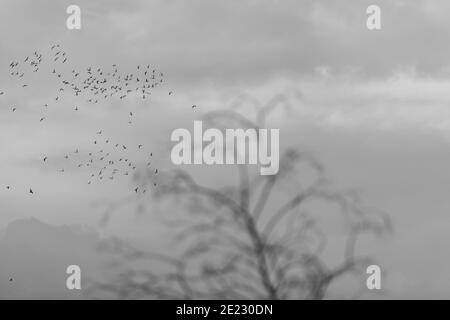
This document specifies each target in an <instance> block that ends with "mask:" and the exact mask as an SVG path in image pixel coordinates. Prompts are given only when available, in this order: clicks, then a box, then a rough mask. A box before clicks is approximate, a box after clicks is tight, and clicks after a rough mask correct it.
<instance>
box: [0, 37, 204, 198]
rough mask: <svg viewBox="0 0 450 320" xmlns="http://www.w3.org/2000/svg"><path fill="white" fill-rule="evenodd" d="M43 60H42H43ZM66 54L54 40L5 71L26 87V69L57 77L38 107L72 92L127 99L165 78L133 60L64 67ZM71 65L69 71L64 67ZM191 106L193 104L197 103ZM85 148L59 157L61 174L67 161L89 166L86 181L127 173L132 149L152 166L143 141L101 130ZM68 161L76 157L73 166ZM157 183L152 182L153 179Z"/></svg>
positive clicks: (90, 99)
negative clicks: (131, 65)
mask: <svg viewBox="0 0 450 320" xmlns="http://www.w3.org/2000/svg"><path fill="white" fill-rule="evenodd" d="M44 61H45V62H48V64H47V65H44V64H43V62H44ZM69 61H70V60H69V57H68V55H67V53H66V52H65V51H64V50H63V49H62V48H61V46H60V45H59V44H54V45H52V46H51V47H50V50H49V53H48V54H47V55H44V54H43V53H41V52H38V51H35V52H34V53H33V54H32V55H29V56H26V57H24V59H21V60H20V61H19V60H17V61H12V62H11V63H10V64H9V73H10V76H11V77H13V78H15V79H18V80H19V87H21V88H23V90H27V87H29V85H30V83H28V82H27V75H28V73H29V72H32V73H39V72H40V70H48V69H47V68H49V70H48V72H49V73H50V74H51V75H52V76H53V77H54V78H55V79H56V80H57V83H58V88H57V92H56V93H55V96H54V98H53V99H54V100H53V101H48V102H47V103H45V104H44V105H43V106H42V107H44V112H45V110H46V109H47V108H49V107H51V106H53V105H56V104H58V103H63V98H64V97H65V94H66V93H70V94H73V96H75V97H78V98H82V99H84V100H85V102H87V103H90V104H97V103H99V102H101V101H104V100H108V99H113V98H118V99H120V100H123V99H126V98H127V97H129V96H130V95H135V96H136V95H137V96H138V97H139V98H142V99H148V98H149V96H150V95H151V91H152V89H155V88H156V87H158V86H161V85H162V84H163V81H164V74H163V73H162V72H160V71H158V70H156V69H154V68H151V67H150V65H142V66H141V65H138V66H136V69H135V70H134V71H133V72H131V73H121V72H120V71H119V67H118V65H117V64H112V66H111V67H110V68H105V69H104V68H100V67H92V66H91V67H87V68H85V69H83V70H76V69H72V68H68V63H69ZM70 69H72V70H71V71H68V70H70ZM168 94H169V96H171V95H173V91H169V93H168ZM2 96H7V93H6V92H5V91H2V90H1V89H0V98H1V97H2ZM196 107H197V106H196V105H193V106H192V108H196ZM10 108H11V112H16V111H17V110H18V107H17V106H11V107H10ZM79 108H80V107H79V106H78V105H77V106H73V111H74V112H76V111H78V110H79ZM128 115H129V118H128V123H129V124H132V120H133V112H129V114H128ZM46 119H47V118H46V116H45V114H43V115H42V116H41V117H40V119H39V122H43V121H46ZM87 149H89V150H86V151H84V152H81V149H79V148H77V149H75V150H74V151H73V152H71V153H70V154H66V155H65V156H64V161H66V162H67V165H66V166H63V167H61V168H60V169H58V171H59V172H61V173H64V172H65V171H66V170H67V169H69V168H70V166H71V165H72V166H75V167H76V168H82V167H84V168H90V169H91V170H92V171H91V172H90V175H89V177H88V180H87V184H89V185H90V184H92V183H94V182H95V181H102V180H108V179H109V180H114V179H117V178H118V176H119V175H122V176H128V175H131V174H132V173H133V172H134V171H135V170H136V169H137V168H138V163H137V162H135V161H133V160H132V158H133V156H132V155H133V153H134V154H136V153H137V154H141V155H143V158H142V157H140V160H139V162H142V160H143V161H144V162H145V165H146V167H147V168H149V167H150V166H151V158H152V156H153V154H152V153H151V152H149V151H145V148H144V146H143V145H142V144H138V145H136V146H131V145H126V144H122V143H118V142H117V141H112V139H110V138H108V137H106V135H105V133H104V132H103V130H99V131H98V132H96V134H95V138H93V145H92V146H91V147H89V148H87ZM70 160H73V161H76V165H73V162H72V163H71V162H70ZM49 161H51V159H50V157H49V156H47V155H44V156H43V158H42V162H43V163H48V162H49ZM152 174H153V175H156V174H158V170H157V169H154V170H153V169H152ZM153 186H155V187H156V183H153ZM6 189H7V190H12V189H13V187H12V186H10V185H7V186H6ZM146 191H147V190H146V186H142V185H139V186H135V187H134V192H136V193H138V192H143V193H145V192H146ZM28 193H29V194H34V193H35V191H34V190H33V189H32V188H29V190H28Z"/></svg>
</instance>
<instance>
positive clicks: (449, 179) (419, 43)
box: [0, 0, 450, 298]
mask: <svg viewBox="0 0 450 320" xmlns="http://www.w3.org/2000/svg"><path fill="white" fill-rule="evenodd" d="M373 3H376V4H378V5H379V6H380V7H381V19H382V29H381V30H378V31H369V30H368V29H367V28H366V18H367V15H366V8H367V6H368V5H370V4H373ZM70 4H77V5H78V6H80V8H81V18H82V28H81V30H68V29H67V28H66V25H65V22H66V19H67V16H68V15H67V14H66V8H67V6H68V5H70ZM0 6H1V10H0V38H1V41H0V91H5V93H6V94H5V95H4V96H0V147H1V153H0V213H1V214H0V227H1V228H9V227H8V225H9V224H10V223H12V222H14V221H15V220H18V219H28V218H30V217H34V218H36V219H38V220H41V221H44V222H45V223H48V224H51V225H55V226H60V225H63V224H82V225H89V226H91V227H93V228H96V226H97V222H98V221H99V219H100V218H101V216H102V212H103V209H102V208H103V207H104V206H105V205H107V204H108V203H110V202H111V201H115V200H117V199H119V198H120V197H123V196H127V195H129V194H132V192H133V188H132V183H131V181H130V180H129V179H128V178H121V179H119V180H118V181H114V182H111V181H105V182H102V183H93V184H92V185H89V186H87V181H88V177H89V175H90V174H91V171H89V170H87V169H79V170H77V168H76V166H75V165H73V164H72V166H69V165H66V164H65V163H64V160H63V156H64V155H65V154H67V153H70V152H73V150H75V149H77V148H79V149H80V150H83V151H86V150H91V149H90V148H92V141H93V140H94V139H95V138H96V137H95V133H96V132H97V131H99V130H103V131H104V132H105V135H107V136H108V137H109V138H110V139H111V140H114V141H120V142H121V143H124V144H129V145H136V146H137V145H138V144H143V145H144V152H146V154H147V155H148V154H149V153H150V152H152V153H153V158H152V162H153V163H152V165H154V166H155V167H158V168H165V167H170V157H169V154H170V153H169V151H170V150H169V149H168V148H167V146H168V145H169V144H170V133H171V132H172V130H173V129H175V128H180V127H186V128H189V129H190V128H192V124H193V120H194V119H198V118H199V117H200V116H201V115H202V114H203V113H205V112H208V111H211V110H215V109H216V108H221V107H225V106H227V103H229V102H230V101H231V100H230V99H232V98H233V97H236V96H239V95H241V94H244V93H245V94H248V95H250V96H252V97H253V99H256V100H258V101H260V102H261V103H264V102H265V101H267V100H269V99H270V98H271V97H273V96H274V95H276V94H278V93H286V94H288V95H291V96H294V95H295V97H296V98H295V99H293V100H294V101H295V103H294V104H293V107H292V108H291V109H290V110H289V111H288V112H286V113H283V112H280V113H279V114H276V115H275V116H274V117H275V119H274V123H273V125H275V126H277V127H278V128H280V130H281V145H282V146H284V147H286V146H292V145H293V146H297V147H300V148H304V149H305V150H309V151H311V152H313V153H314V154H315V155H317V156H318V157H319V158H320V159H321V161H323V162H324V163H325V165H326V168H327V170H328V172H329V175H330V176H331V177H332V178H333V180H334V181H335V182H336V183H337V184H338V185H340V186H342V187H351V188H356V189H358V190H360V191H361V193H362V194H363V195H364V198H365V200H366V201H367V202H368V203H370V204H371V205H376V206H377V207H379V208H382V209H384V210H385V211H387V212H389V214H390V216H391V218H392V221H393V225H394V229H395V232H394V233H393V234H392V235H391V236H390V237H388V238H385V239H382V240H381V241H377V242H375V244H374V243H367V244H365V246H364V247H363V248H362V250H366V251H367V252H369V253H371V254H373V255H375V256H376V257H378V258H379V259H380V261H381V262H382V264H383V266H385V267H386V270H387V273H388V282H387V283H388V284H386V286H387V287H388V289H389V290H388V291H387V292H386V294H387V296H390V297H395V298H418V297H421V298H450V275H449V274H448V272H447V270H448V269H449V266H450V258H449V257H448V255H447V254H446V251H447V246H448V243H449V242H450V236H449V235H448V229H449V228H450V216H449V209H450V208H449V197H448V191H449V190H450V173H449V172H450V170H448V166H449V164H450V140H449V139H450V90H448V89H449V88H450V45H449V44H450V42H449V41H448V40H449V39H450V20H449V19H448V16H447V14H446V13H447V12H449V10H450V3H449V2H448V1H444V0H430V1H414V0H410V1H406V0H389V1H381V0H378V1H365V0H352V1H321V0H314V1H313V0H311V1H307V0H301V1H298V0H292V1H291V0H283V1H281V0H257V1H256V0H245V1H223V0H191V1H182V0H170V1H167V0H164V1H163V0H151V1H147V0H145V1H144V0H142V1H137V0H132V1H117V0H109V1H103V0H96V1H88V0H83V1H82V0H78V1H76V2H73V1H50V0H39V1H29V0H28V1H26V0H14V1H12V0H2V1H1V3H0ZM55 43H58V44H60V46H61V47H62V48H63V50H64V51H65V52H66V53H67V55H68V57H69V61H68V63H70V67H67V68H68V69H67V72H69V73H70V70H69V68H74V69H77V68H78V69H84V68H87V67H90V66H98V67H105V68H107V67H109V66H111V65H112V64H118V65H119V66H120V68H121V70H123V72H132V70H135V68H136V65H146V64H150V65H151V66H154V67H155V68H157V69H158V70H161V71H162V72H164V77H165V82H164V85H162V86H161V87H160V88H157V89H155V90H154V92H153V93H152V97H151V99H150V101H145V102H143V101H141V100H139V99H129V100H127V101H126V102H124V101H120V100H119V99H112V100H109V101H107V102H102V103H99V104H96V105H92V104H88V103H86V101H83V100H81V99H77V98H75V97H73V96H70V95H67V97H65V98H64V100H63V101H61V102H60V103H54V101H53V100H54V95H55V91H56V90H57V87H56V86H57V85H56V84H55V81H54V77H53V76H52V75H51V70H52V65H51V63H50V62H48V61H47V60H45V57H47V56H48V55H51V54H52V52H51V50H50V46H51V45H52V44H55ZM36 50H37V51H38V52H41V53H43V55H44V60H45V61H44V63H43V66H42V70H41V71H40V72H39V73H37V74H31V75H29V76H28V75H27V77H28V78H27V79H26V81H25V80H23V81H18V80H17V79H15V78H12V77H11V76H10V74H9V64H10V63H11V61H15V60H17V61H23V59H25V57H27V56H29V55H32V54H33V52H34V51H36ZM24 81H25V82H27V84H29V87H27V88H26V89H23V88H21V87H20V85H21V84H22V83H25V82H24ZM169 91H173V92H174V94H173V95H171V96H169V95H168V92H169ZM48 101H50V102H51V104H50V103H49V102H48ZM45 103H49V104H50V105H49V108H48V110H44V108H43V105H44V104H45ZM193 104H196V105H197V106H198V108H197V109H196V110H192V108H191V106H192V105H193ZM74 105H77V106H79V109H80V110H79V112H76V113H75V112H74V110H73V107H74ZM12 107H15V108H17V110H16V111H15V112H12V111H11V108H12ZM129 112H133V113H134V120H133V125H132V126H128V125H127V121H128V117H127V115H128V113H129ZM41 117H46V119H45V121H43V122H40V121H39V120H40V118H41ZM44 156H48V157H49V161H48V163H47V164H45V165H44V164H43V162H42V159H43V157H44ZM130 157H134V158H136V161H137V162H140V161H141V162H143V163H145V161H146V160H144V159H143V158H142V157H140V156H139V155H138V154H137V152H135V153H133V154H132V155H130ZM134 158H133V159H134ZM63 166H66V172H65V173H64V174H61V173H60V172H58V170H59V169H60V168H61V167H63ZM208 170H210V171H208V172H211V169H208ZM212 182H214V181H212ZM7 185H8V186H11V190H8V191H7V190H6V186H7ZM29 188H32V189H33V191H34V195H32V196H30V194H29V193H28V190H29ZM121 213H122V212H121ZM143 219H144V222H145V223H136V220H135V219H133V214H132V213H131V214H130V213H129V212H127V211H126V210H124V211H123V215H120V216H119V217H117V218H116V219H115V220H114V221H112V222H111V225H110V226H109V228H108V229H107V230H102V231H101V232H106V233H111V234H116V233H117V234H120V235H123V236H130V234H133V235H138V236H136V237H148V234H149V233H152V232H153V231H154V230H153V229H157V228H156V227H154V224H153V222H152V220H151V218H143ZM19 225H20V224H19ZM149 230H153V231H152V232H149ZM154 232H156V233H157V230H156V231H154ZM9 234H10V233H9ZM10 239H15V240H14V241H17V239H18V238H17V237H15V236H10ZM10 241H12V240H10ZM77 241H78V240H77ZM155 241H156V240H155ZM6 246H9V247H11V246H14V245H13V243H7V244H6ZM0 250H2V249H0ZM4 250H6V249H4ZM8 250H9V249H8ZM83 250H84V249H83ZM90 254H91V253H86V256H89V257H90ZM23 256H24V257H26V254H24V255H23ZM86 259H88V258H86ZM19 260H20V259H19ZM19 260H18V261H19ZM2 261H3V259H2ZM20 261H22V260H20ZM1 263H2V262H0V264H1ZM21 263H22V264H23V262H21ZM17 264H18V265H19V264H20V263H19V262H17ZM8 268H10V269H11V268H12V265H11V264H9V265H8ZM0 269H1V268H0ZM0 283H2V282H1V280H0ZM0 290H1V289H0ZM11 290H12V289H11ZM15 290H18V289H15ZM49 290H50V291H49V292H50V293H49V295H51V294H55V293H54V292H56V291H51V290H52V289H49ZM27 292H28V291H27ZM14 294H17V295H18V296H20V295H22V296H26V295H27V293H25V291H23V292H22V293H17V292H16V291H15V293H14ZM28 294H29V293H28ZM7 295H8V293H4V292H2V294H1V295H0V296H2V297H5V296H7Z"/></svg>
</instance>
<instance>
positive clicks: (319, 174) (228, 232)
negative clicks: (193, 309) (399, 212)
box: [94, 92, 390, 299]
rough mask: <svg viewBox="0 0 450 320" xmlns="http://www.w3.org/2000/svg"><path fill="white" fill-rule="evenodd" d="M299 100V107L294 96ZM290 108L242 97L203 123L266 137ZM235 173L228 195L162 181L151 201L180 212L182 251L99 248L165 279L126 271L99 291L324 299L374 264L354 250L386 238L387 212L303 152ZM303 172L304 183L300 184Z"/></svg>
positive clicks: (278, 101)
mask: <svg viewBox="0 0 450 320" xmlns="http://www.w3.org/2000/svg"><path fill="white" fill-rule="evenodd" d="M294 96H295V98H301V95H300V93H298V92H294ZM291 100H292V99H288V95H284V94H280V95H277V96H275V97H274V98H273V99H271V100H270V101H269V102H268V103H266V104H265V105H261V104H260V103H259V102H258V101H256V99H253V98H251V97H249V96H247V95H242V96H240V97H238V99H236V100H235V101H234V102H233V104H232V107H231V108H227V109H226V110H223V111H214V112H210V113H208V114H206V115H205V116H204V121H205V122H206V123H209V124H210V125H214V126H215V127H216V128H217V127H220V128H231V127H239V128H255V129H258V128H264V127H265V126H266V118H267V116H268V115H269V114H270V113H271V112H272V111H274V110H276V109H277V108H279V107H285V108H286V109H290V106H291ZM246 104H247V105H249V104H251V105H252V106H254V107H256V110H257V114H256V120H254V121H252V120H250V119H248V118H247V117H245V116H243V115H242V113H241V112H238V110H239V109H241V107H242V106H244V105H246ZM236 168H237V170H238V171H239V174H238V176H239V181H238V182H237V183H236V184H235V185H228V186H225V187H217V186H215V187H211V186H207V185H203V184H200V183H198V182H197V181H196V179H195V178H194V177H193V176H192V175H191V174H190V173H188V172H187V171H184V170H180V169H175V170H169V171H168V172H162V173H160V174H159V176H158V180H157V188H154V192H153V194H152V195H153V197H152V198H153V199H157V200H161V201H163V200H164V199H167V200H169V201H170V202H171V203H173V206H174V207H175V206H178V208H179V209H182V210H176V209H174V208H173V209H171V210H170V212H171V214H170V215H169V214H168V213H169V212H167V214H165V215H164V219H165V221H166V222H167V223H168V225H169V226H170V228H171V229H170V230H172V231H173V233H172V234H171V235H173V237H174V239H175V243H176V244H178V246H177V248H176V249H175V248H174V250H173V254H160V253H149V252H145V251H142V250H137V249H135V248H132V247H129V246H127V245H126V244H125V243H124V242H122V241H120V240H118V239H116V240H115V241H112V242H111V241H110V242H108V243H104V244H103V247H102V249H104V250H112V251H114V252H120V253H121V254H122V256H123V257H124V258H126V259H127V261H135V260H140V259H150V260H152V261H159V262H162V263H164V264H165V265H166V266H165V268H164V270H163V271H154V270H146V269H144V270H138V269H133V268H130V269H129V270H127V271H126V272H124V273H121V274H120V276H119V277H118V278H117V279H114V281H112V282H110V283H96V285H95V286H94V288H95V289H96V290H105V291H108V292H110V293H111V292H113V293H115V294H116V295H117V296H118V297H120V298H158V299H178V298H179V299H322V298H324V297H325V295H326V293H327V289H328V287H329V285H330V284H331V283H333V282H334V281H335V280H337V279H338V278H340V277H342V276H344V275H355V276H358V275H362V274H364V273H365V269H366V267H367V266H368V265H369V264H371V263H372V259H370V257H366V256H358V255H357V254H356V252H355V245H356V243H357V240H358V237H359V236H360V235H361V234H363V233H368V232H374V233H376V234H381V233H383V232H385V231H387V230H389V227H390V224H389V219H388V216H387V215H386V214H385V213H383V212H381V211H379V210H376V209H370V208H367V207H366V206H364V205H363V204H362V203H361V201H360V200H359V197H358V196H357V194H356V193H355V192H354V191H346V190H338V189H337V188H336V187H334V185H333V183H332V182H331V181H330V179H328V178H327V176H326V174H325V170H324V168H323V166H322V164H321V163H320V162H319V161H317V159H315V157H313V156H312V155H310V154H309V153H304V152H300V151H298V150H297V149H292V148H291V149H287V150H285V151H284V152H283V156H282V158H281V159H280V170H279V172H278V174H276V175H272V176H261V175H258V174H252V172H253V171H255V170H253V169H254V168H250V167H249V166H247V165H237V166H236ZM255 172H256V171H255ZM302 172H307V174H306V175H305V176H306V178H301V179H300V178H299V177H300V175H301V173H302ZM143 177H144V178H143ZM146 177H147V176H146V175H145V174H144V175H142V174H141V175H139V179H147V178H146ZM140 182H141V183H142V181H140ZM314 204H316V205H314ZM109 209H110V210H113V209H115V205H113V206H111V207H110V208H109ZM307 210H312V211H318V212H317V214H316V213H314V214H311V213H309V212H308V211H307ZM325 211H326V212H327V214H328V211H336V212H337V214H339V215H340V217H341V218H340V220H342V221H343V222H344V223H345V224H346V226H347V227H348V233H347V235H346V239H347V240H346V242H345V245H344V246H343V248H342V261H340V262H339V261H338V262H336V264H335V265H329V264H330V263H327V262H326V259H325V258H324V257H323V256H322V254H323V251H324V249H325V248H326V246H327V241H326V240H327V237H326V235H325V234H324V232H323V230H322V229H321V226H320V225H319V223H318V222H317V219H316V216H317V215H319V214H321V213H324V212H325ZM109 212H110V211H109ZM175 212H177V213H175Z"/></svg>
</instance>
